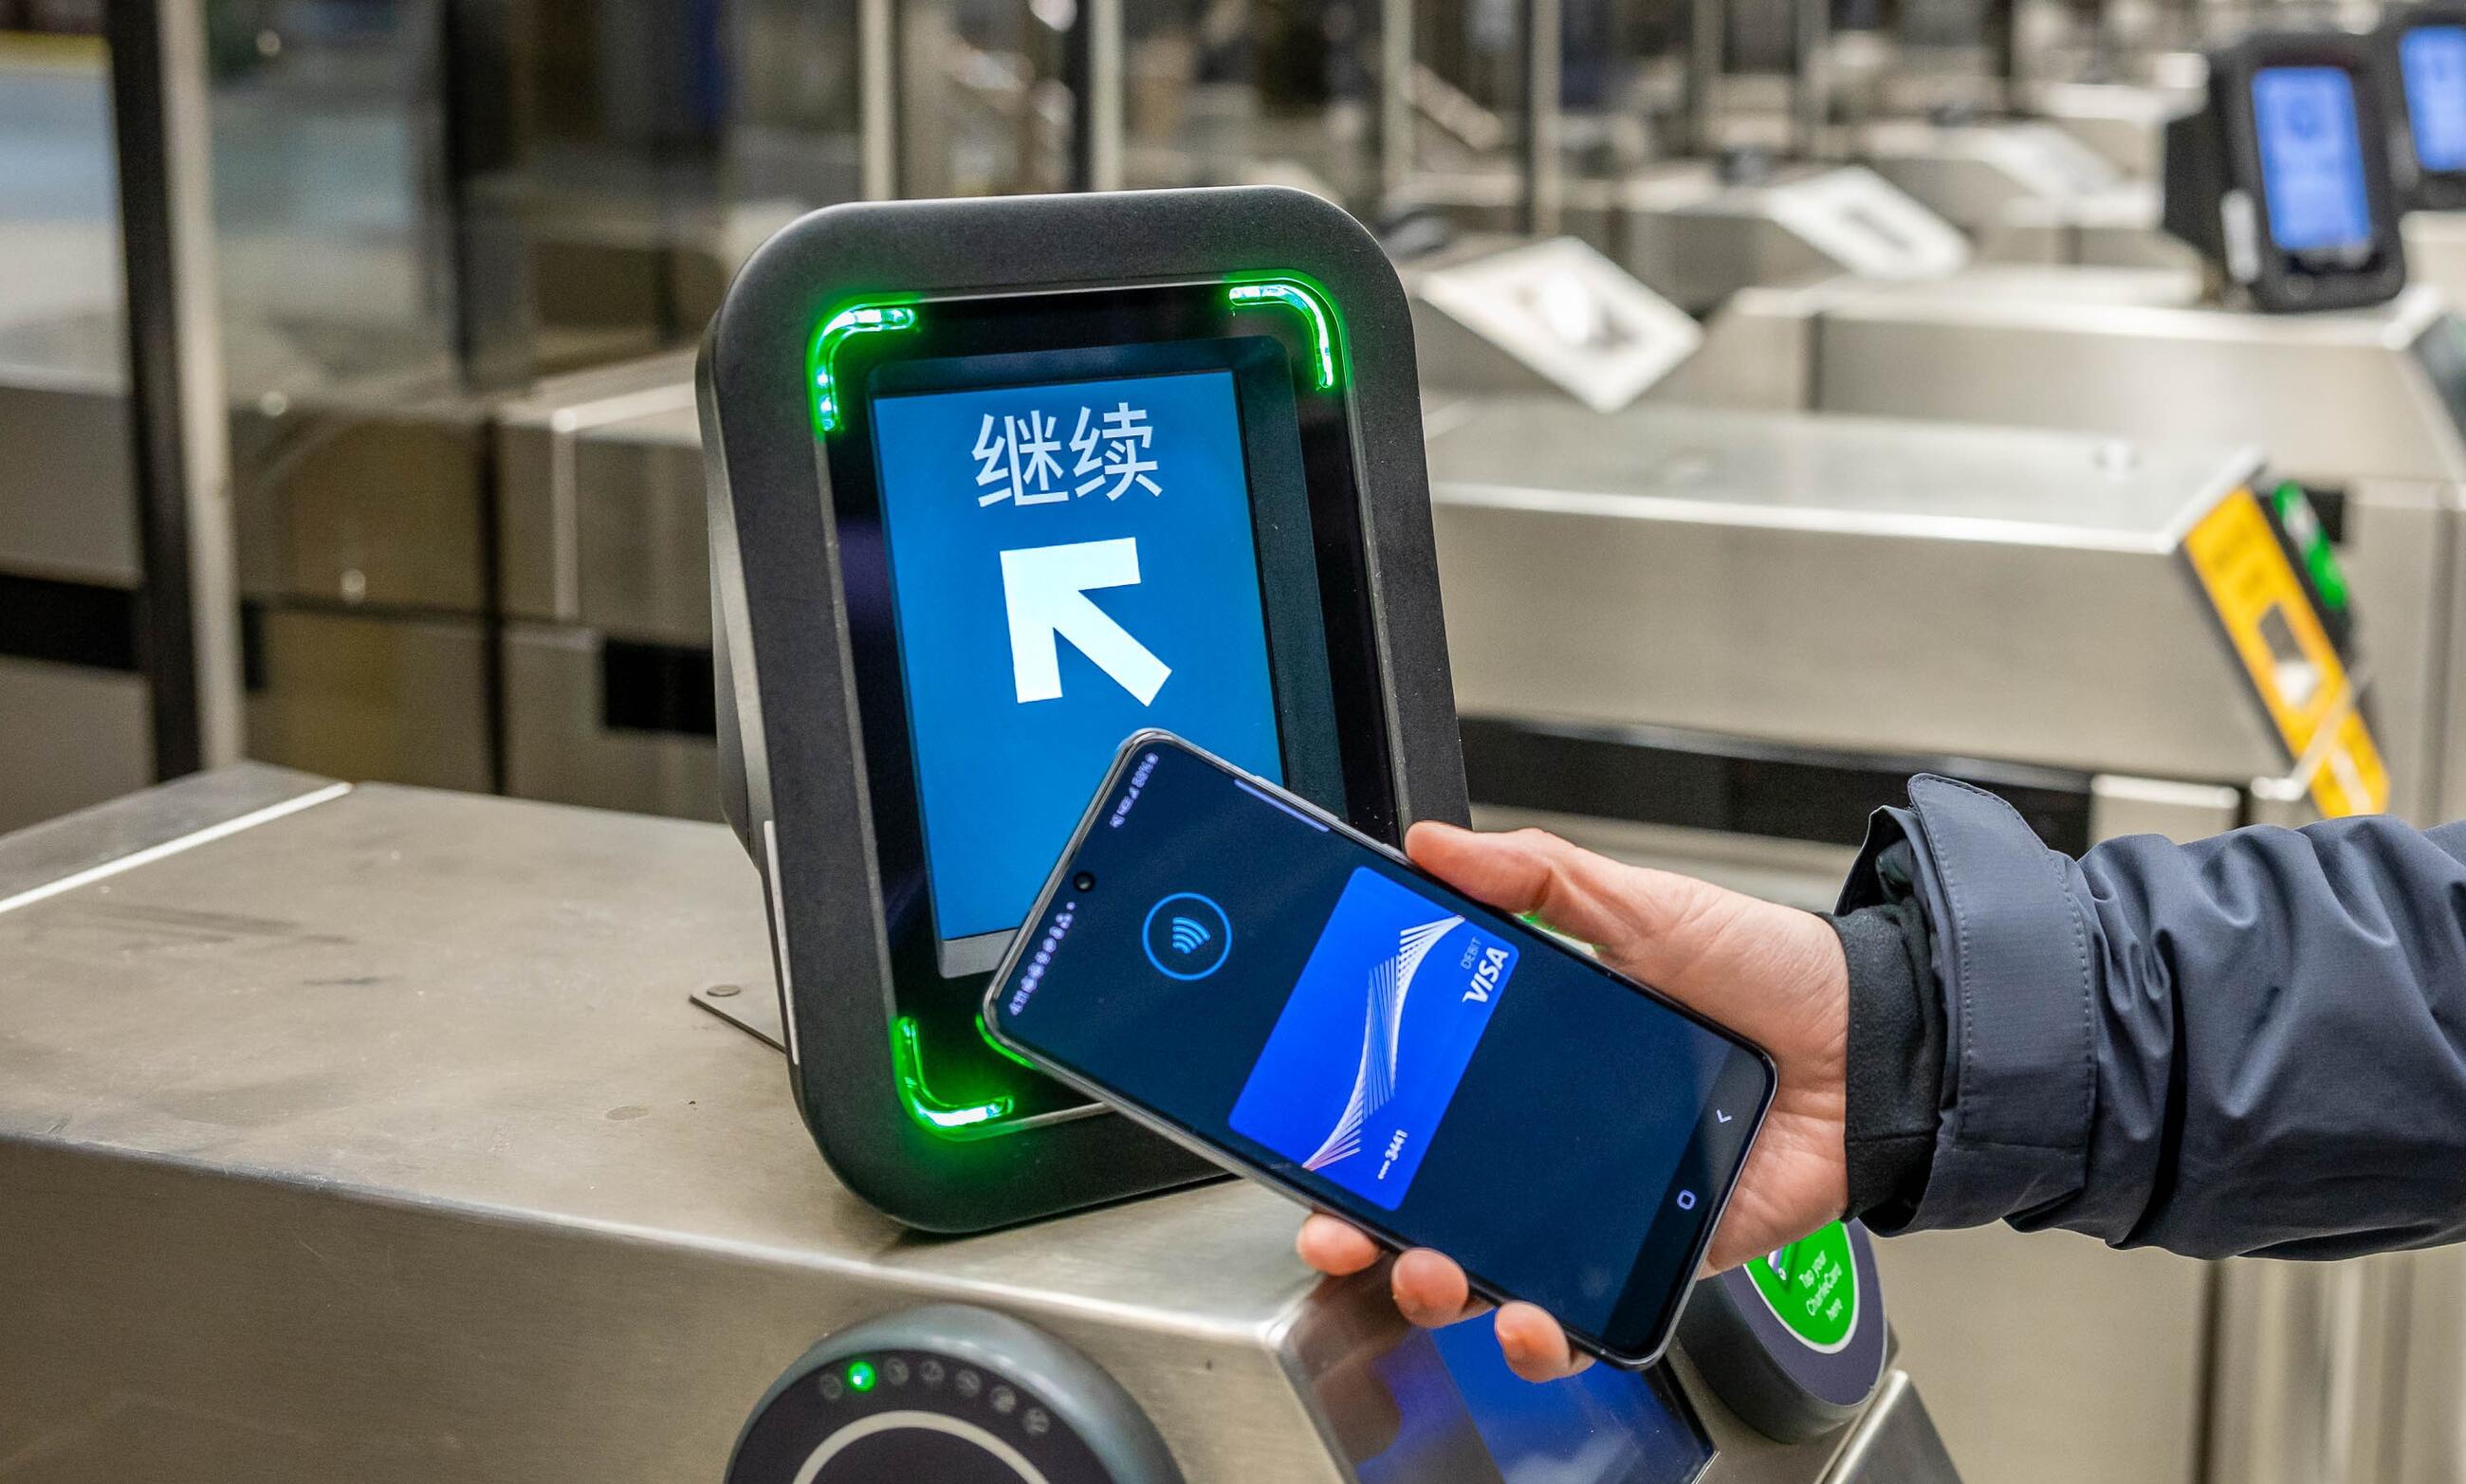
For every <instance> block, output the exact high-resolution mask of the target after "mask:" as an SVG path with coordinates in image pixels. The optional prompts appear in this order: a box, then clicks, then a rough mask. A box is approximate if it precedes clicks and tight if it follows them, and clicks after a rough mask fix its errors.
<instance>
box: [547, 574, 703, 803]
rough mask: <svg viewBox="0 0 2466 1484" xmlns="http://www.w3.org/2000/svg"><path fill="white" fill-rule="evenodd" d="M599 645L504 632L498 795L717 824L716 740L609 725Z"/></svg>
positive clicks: (571, 631)
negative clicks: (502, 783)
mask: <svg viewBox="0 0 2466 1484" xmlns="http://www.w3.org/2000/svg"><path fill="white" fill-rule="evenodd" d="M602 639H603V636H602V635H601V634H600V633H599V632H598V631H595V630H590V629H575V628H568V627H564V626H557V625H546V624H525V623H515V624H507V625H506V626H505V632H504V647H505V649H504V654H505V791H506V792H507V793H510V794H512V795H513V796H515V797H516V798H521V799H541V800H545V801H547V802H549V803H553V804H585V805H590V806H593V807H594V808H622V809H637V810H639V811H641V812H644V813H651V814H667V815H673V816H675V817H677V818H681V819H706V820H713V821H716V820H717V819H718V818H719V817H720V814H719V744H718V742H717V740H716V739H714V738H710V737H686V736H681V735H678V734H676V733H671V732H645V731H626V730H620V729H617V728H614V727H611V726H609V725H608V724H607V720H606V715H607V714H606V710H605V707H606V697H605V695H604V694H603V690H602V685H601V678H600V669H599V651H600V644H601V642H602Z"/></svg>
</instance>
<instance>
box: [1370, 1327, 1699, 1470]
mask: <svg viewBox="0 0 2466 1484" xmlns="http://www.w3.org/2000/svg"><path fill="white" fill-rule="evenodd" d="M1369 1369H1370V1372H1371V1374H1372V1375H1373V1377H1375V1378H1376V1380H1377V1381H1378V1383H1379V1390H1380V1391H1382V1392H1383V1393H1384V1394H1385V1396H1386V1397H1387V1399H1388V1402H1389V1404H1390V1406H1389V1409H1388V1411H1387V1414H1386V1417H1385V1419H1383V1420H1384V1421H1385V1422H1386V1423H1387V1427H1385V1428H1383V1429H1378V1431H1377V1433H1376V1434H1375V1435H1374V1436H1373V1437H1371V1438H1369V1439H1366V1440H1365V1442H1366V1443H1367V1444H1368V1446H1366V1447H1360V1448H1356V1450H1355V1451H1356V1457H1355V1458H1354V1460H1353V1463H1354V1468H1355V1472H1356V1475H1357V1476H1358V1477H1359V1478H1360V1480H1361V1484H1423V1481H1424V1480H1429V1479H1446V1480H1450V1481H1460V1484H1687V1481H1688V1480H1691V1479H1693V1478H1694V1477H1695V1476H1696V1475H1697V1474H1699V1473H1703V1472H1704V1467H1705V1465H1707V1464H1709V1463H1711V1462H1712V1461H1713V1448H1712V1445H1711V1444H1710V1443H1708V1442H1707V1441H1706V1440H1705V1438H1704V1434H1703V1433H1702V1432H1701V1431H1700V1430H1698V1429H1696V1428H1695V1426H1694V1425H1693V1422H1692V1421H1691V1420H1690V1419H1689V1418H1688V1417H1687V1416H1686V1414H1685V1412H1684V1411H1683V1409H1682V1408H1681V1406H1680V1405H1679V1404H1678V1402H1677V1401H1676V1400H1675V1399H1674V1398H1673V1397H1672V1396H1671V1395H1670V1392H1669V1389H1668V1383H1667V1382H1666V1381H1665V1380H1664V1379H1663V1378H1662V1377H1661V1376H1660V1375H1659V1374H1658V1373H1647V1374H1643V1375H1638V1374H1636V1373H1635V1372H1632V1371H1620V1370H1612V1369H1610V1368H1609V1367H1608V1366H1605V1365H1596V1366H1594V1367H1592V1368H1591V1369H1590V1370H1587V1371H1584V1372H1583V1373H1581V1374H1580V1375H1576V1376H1570V1377H1568V1378H1566V1379H1565V1380H1563V1381H1554V1382H1550V1383H1548V1384H1543V1385H1535V1384H1532V1383H1531V1382H1528V1381H1525V1380H1523V1379H1522V1378H1520V1377H1518V1376H1517V1375H1516V1374H1515V1373H1514V1372H1513V1371H1511V1370H1509V1369H1508V1368H1507V1362H1506V1361H1505V1360H1504V1359H1502V1358H1501V1357H1500V1355H1499V1353H1498V1340H1497V1339H1496V1337H1495V1334H1494V1333H1493V1330H1492V1328H1491V1321H1490V1319H1489V1318H1488V1317H1486V1316H1485V1317H1483V1318H1474V1319H1466V1320H1464V1321H1462V1322H1461V1323H1457V1324H1450V1325H1448V1326H1447V1327H1446V1328H1445V1329H1442V1330H1437V1331H1434V1332H1428V1333H1423V1332H1416V1333H1414V1334H1412V1335H1409V1336H1407V1337H1405V1339H1404V1340H1402V1342H1401V1343H1399V1344H1398V1345H1397V1346H1396V1347H1395V1348H1394V1349H1392V1350H1390V1351H1388V1352H1387V1353H1386V1354H1384V1355H1381V1356H1379V1358H1378V1359H1377V1360H1375V1361H1373V1362H1371V1363H1370V1367H1369ZM1342 1400H1343V1403H1344V1404H1349V1406H1350V1407H1351V1409H1352V1410H1353V1412H1354V1413H1355V1415H1356V1418H1357V1417H1358V1415H1359V1414H1360V1413H1361V1412H1363V1411H1366V1410H1367V1409H1368V1408H1367V1407H1366V1406H1364V1404H1363V1401H1362V1399H1361V1397H1360V1395H1359V1394H1358V1390H1357V1388H1349V1389H1348V1391H1347V1394H1346V1395H1345V1396H1344V1398H1343V1399H1342ZM1351 1426H1352V1428H1355V1429H1357V1428H1359V1427H1360V1424H1359V1422H1358V1421H1357V1420H1356V1421H1354V1422H1353V1423H1352V1424H1351Z"/></svg>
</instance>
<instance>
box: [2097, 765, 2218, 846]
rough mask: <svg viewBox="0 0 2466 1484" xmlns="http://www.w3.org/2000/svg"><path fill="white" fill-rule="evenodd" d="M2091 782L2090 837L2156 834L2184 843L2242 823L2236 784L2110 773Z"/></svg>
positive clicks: (2107, 837) (2108, 838)
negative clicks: (2179, 780)
mask: <svg viewBox="0 0 2466 1484" xmlns="http://www.w3.org/2000/svg"><path fill="white" fill-rule="evenodd" d="M2089 787H2090V800H2089V832H2090V838H2091V839H2093V840H2113V839H2119V838H2120V837H2122V836H2124V835H2128V834H2155V835H2163V836H2164V837H2165V838H2167V839H2169V840H2172V841H2174V842H2175V843H2177V844H2178V845H2188V844H2190V843H2191V842H2192V841H2194V840H2206V839H2208V837H2209V836H2211V835H2213V834H2224V833H2226V832H2227V831H2230V830H2232V829H2233V828H2235V826H2237V825H2239V824H2241V823H2242V822H2243V819H2242V816H2243V791H2242V790H2241V789H2238V788H2230V787H2224V786H2217V785H2211V784H2184V783H2175V782H2172V781H2170V780H2165V779H2156V778H2126V777H2119V776H2118V775H2116V774H2112V773H2101V774H2099V775H2098V776H2097V777H2096V778H2093V779H2091V780H2090V785H2089Z"/></svg>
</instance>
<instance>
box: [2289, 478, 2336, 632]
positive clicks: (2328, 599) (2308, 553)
mask: <svg viewBox="0 0 2466 1484" xmlns="http://www.w3.org/2000/svg"><path fill="white" fill-rule="evenodd" d="M2269 502H2270V505H2271V506H2272V508H2274V509H2275V511H2276V512H2277V523H2278V526H2279V528H2280V529H2282V530H2284V531H2285V532H2286V536H2287V539H2288V540H2289V541H2292V542H2293V543H2295V549H2296V551H2297V552H2298V554H2300V555H2301V557H2302V559H2303V570H2304V572H2305V574H2306V575H2308V576H2309V577H2310V578H2311V579H2312V587H2313V590H2314V591H2316V592H2318V593H2320V606H2321V607H2323V608H2325V609H2329V610H2330V611H2331V612H2333V613H2343V612H2344V611H2345V610H2346V605H2347V603H2348V601H2349V600H2350V596H2349V594H2348V593H2347V591H2346V569H2345V568H2344V567H2343V565H2340V564H2339V562H2338V553H2337V549H2336V548H2335V547H2333V546H2331V545H2330V544H2329V533H2328V531H2326V530H2325V529H2323V528H2322V527H2321V524H2320V513H2319V512H2318V511H2316V510H2314V509H2313V508H2312V497H2311V495H2310V493H2309V492H2308V491H2306V490H2305V489H2304V488H2303V486H2302V485H2301V484H2299V483H2298V482H2297V481H2295V480H2293V479H2289V480H2287V481H2286V482H2285V483H2283V484H2281V485H2279V486H2278V487H2277V488H2276V489H2275V490H2273V491H2271V492H2270V498H2269Z"/></svg>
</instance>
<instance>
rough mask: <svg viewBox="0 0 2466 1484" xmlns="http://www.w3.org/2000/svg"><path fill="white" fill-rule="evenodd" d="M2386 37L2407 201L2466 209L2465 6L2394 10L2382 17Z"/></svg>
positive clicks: (2401, 187) (2395, 166)
mask: <svg viewBox="0 0 2466 1484" xmlns="http://www.w3.org/2000/svg"><path fill="white" fill-rule="evenodd" d="M2379 41H2380V47H2381V71H2380V77H2381V85H2382V90H2383V94H2384V98H2383V101H2382V110H2383V115H2384V117H2385V118H2386V119H2387V120H2388V140H2389V163H2390V167H2391V169H2392V171H2393V172H2394V174H2395V177H2396V185H2397V192H2398V199H2399V202H2400V204H2401V205H2402V206H2403V207H2404V208H2405V209H2406V210H2421V211H2455V210H2466V6H2458V5H2414V6H2405V7H2399V8H2394V9H2392V10H2391V11H2389V12H2388V14H2387V15H2386V17H2385V18H2384V19H2383V20H2382V22H2381V29H2380V32H2379Z"/></svg>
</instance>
